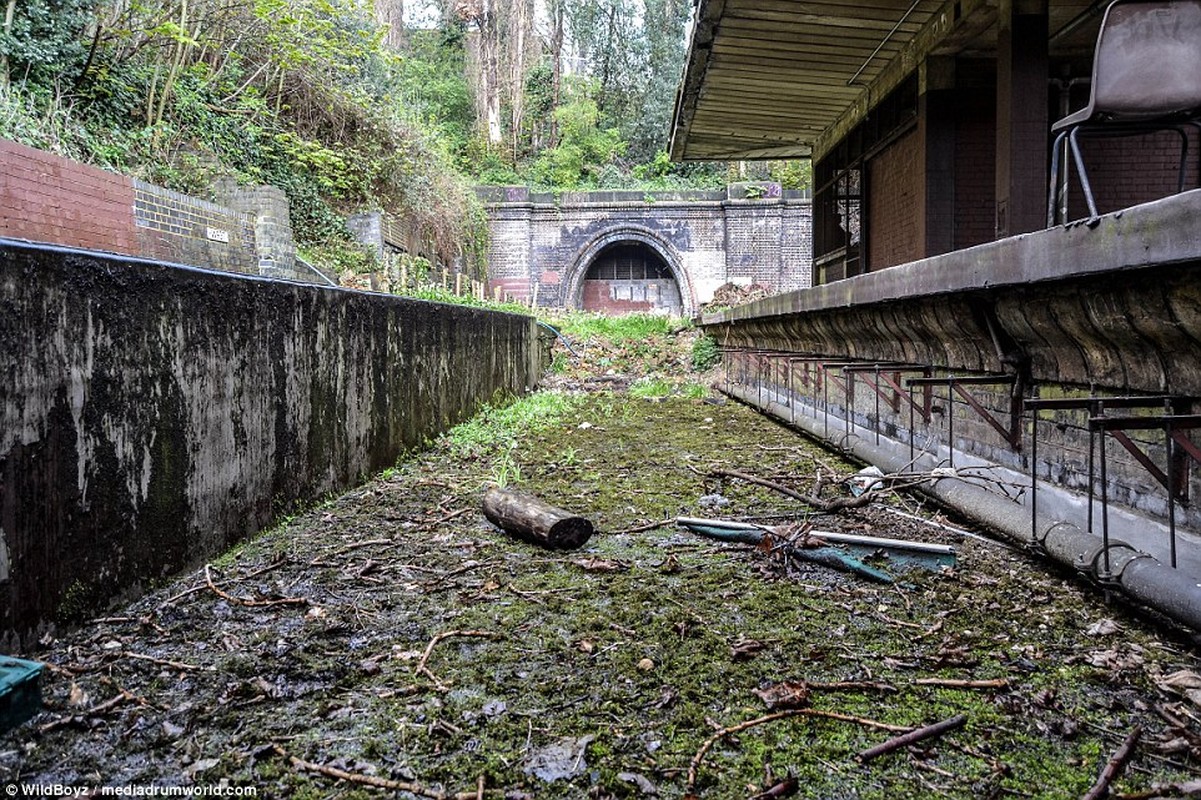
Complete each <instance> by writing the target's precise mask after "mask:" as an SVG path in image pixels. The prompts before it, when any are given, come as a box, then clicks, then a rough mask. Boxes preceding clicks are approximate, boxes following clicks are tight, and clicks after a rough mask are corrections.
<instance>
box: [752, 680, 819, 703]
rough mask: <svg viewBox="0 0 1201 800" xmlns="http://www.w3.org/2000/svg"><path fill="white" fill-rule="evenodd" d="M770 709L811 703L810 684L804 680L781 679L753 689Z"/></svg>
mask: <svg viewBox="0 0 1201 800" xmlns="http://www.w3.org/2000/svg"><path fill="white" fill-rule="evenodd" d="M751 691H752V692H754V693H755V694H756V695H758V696H759V698H760V699H761V700H763V702H764V703H766V704H767V707H768V708H769V709H773V710H774V709H777V708H804V707H805V706H807V705H809V684H807V683H805V682H804V681H781V682H780V683H773V684H772V685H771V686H767V687H765V688H763V689H752V690H751Z"/></svg>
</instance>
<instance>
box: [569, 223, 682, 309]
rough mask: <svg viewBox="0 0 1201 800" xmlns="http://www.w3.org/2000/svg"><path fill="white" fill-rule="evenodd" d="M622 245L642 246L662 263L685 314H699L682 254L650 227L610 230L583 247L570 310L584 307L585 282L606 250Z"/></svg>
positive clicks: (573, 277) (576, 264)
mask: <svg viewBox="0 0 1201 800" xmlns="http://www.w3.org/2000/svg"><path fill="white" fill-rule="evenodd" d="M618 245H641V246H643V247H645V248H647V249H648V250H649V251H650V252H651V253H652V254H653V255H654V256H656V257H657V258H658V260H659V261H661V262H662V264H663V266H664V267H665V268H666V270H667V272H668V274H670V276H671V278H672V279H673V280H674V281H675V283H676V286H677V287H678V288H679V291H680V306H681V313H682V314H683V315H684V316H686V317H690V316H692V315H693V314H695V313H696V301H695V293H694V291H693V287H692V282H691V281H690V280H689V278H688V272H687V271H686V270H685V269H684V268H683V266H682V264H681V263H680V257H679V254H678V253H676V251H675V248H673V247H672V246H671V244H670V243H669V242H667V241H666V240H665V239H663V238H662V237H660V236H659V235H658V234H656V233H655V232H654V231H651V230H649V229H646V228H640V227H635V226H631V225H623V226H621V227H618V228H610V229H609V230H606V231H604V232H603V233H601V234H600V235H598V236H596V237H595V238H593V239H592V240H591V241H589V242H588V244H586V245H584V247H582V248H580V250H579V252H578V253H577V254H576V257H575V259H574V260H573V262H572V265H571V268H570V271H569V273H568V278H567V292H566V297H565V299H566V301H567V305H568V307H569V308H576V309H580V308H583V307H584V281H585V280H586V279H587V277H588V271H589V269H590V268H591V267H592V265H593V263H594V262H596V260H597V258H598V257H600V256H601V255H602V254H603V253H604V252H605V251H607V250H609V249H610V248H612V247H614V246H618Z"/></svg>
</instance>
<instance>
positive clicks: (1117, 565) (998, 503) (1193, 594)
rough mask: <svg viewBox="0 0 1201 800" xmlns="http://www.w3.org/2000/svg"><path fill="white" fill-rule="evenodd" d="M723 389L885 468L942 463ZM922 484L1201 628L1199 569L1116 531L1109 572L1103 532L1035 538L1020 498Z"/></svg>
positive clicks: (1058, 524)
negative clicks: (831, 432)
mask: <svg viewBox="0 0 1201 800" xmlns="http://www.w3.org/2000/svg"><path fill="white" fill-rule="evenodd" d="M723 391H724V392H725V393H726V394H728V395H729V396H731V397H733V398H735V399H736V400H739V401H741V402H743V403H746V404H747V405H749V406H752V407H754V408H756V409H758V410H759V411H762V412H763V413H765V414H768V415H769V416H772V417H775V418H776V419H778V420H779V421H780V422H782V423H783V424H785V425H787V426H789V427H792V428H796V429H798V430H800V431H802V432H803V433H805V434H807V435H808V436H811V437H813V438H814V439H817V440H819V441H822V442H825V443H826V444H828V445H830V446H832V447H834V448H835V449H838V450H842V451H845V452H847V453H850V454H851V455H853V456H854V457H855V458H857V459H859V460H861V461H865V462H867V463H869V464H873V465H875V466H876V467H878V468H879V469H880V470H882V471H883V472H885V473H889V472H915V471H917V472H921V471H926V470H929V469H932V468H934V467H935V466H938V465H937V463H936V462H935V460H934V458H933V457H932V456H929V455H927V456H922V457H919V458H918V459H917V460H916V461H911V460H910V459H909V458H908V457H907V454H908V447H907V446H902V445H898V447H897V448H896V451H895V452H894V450H892V449H890V448H887V447H885V446H881V445H875V444H873V443H872V442H870V441H868V440H866V439H864V438H862V437H860V436H858V435H856V434H854V433H844V434H843V435H842V436H839V437H837V438H835V437H833V436H827V435H826V434H825V433H824V430H823V426H822V422H821V420H820V419H818V418H816V417H810V416H809V415H808V414H806V413H804V411H803V410H800V409H798V408H794V407H792V406H790V405H786V404H783V403H779V402H776V401H774V400H772V399H771V397H770V396H769V397H767V398H765V399H764V402H763V403H760V402H759V397H758V394H757V390H756V391H755V392H750V391H746V389H745V388H743V387H739V386H734V385H731V386H729V387H727V388H725V389H723ZM794 405H798V404H795V403H794ZM918 490H919V491H921V492H923V493H924V494H926V495H929V496H930V497H932V498H934V499H935V500H937V501H938V502H939V503H941V504H943V505H945V506H947V507H949V508H953V509H955V511H957V512H958V513H960V514H962V515H963V516H964V517H966V518H968V519H970V520H972V521H973V522H975V523H977V524H979V525H981V526H983V527H985V528H988V529H989V530H992V531H995V532H996V533H999V534H1001V535H1002V536H1004V537H1005V538H1006V539H1008V540H1010V541H1012V542H1014V543H1016V544H1019V545H1022V546H1029V545H1031V544H1036V545H1038V548H1037V549H1038V550H1041V552H1043V553H1045V554H1046V555H1047V556H1048V557H1050V558H1051V559H1052V560H1054V561H1056V562H1058V563H1060V564H1062V565H1064V566H1068V567H1071V568H1072V569H1074V570H1077V571H1078V572H1081V573H1084V574H1085V575H1087V576H1089V577H1091V578H1092V579H1094V580H1096V581H1098V582H1101V583H1103V584H1105V585H1106V586H1113V587H1115V588H1120V589H1121V590H1122V591H1124V592H1125V593H1126V594H1127V595H1129V596H1130V597H1132V598H1134V599H1135V600H1137V601H1138V602H1140V603H1143V604H1144V605H1146V606H1149V607H1151V608H1153V609H1155V610H1157V611H1159V612H1161V613H1163V614H1165V615H1167V616H1168V617H1171V618H1172V619H1174V620H1176V621H1177V622H1180V623H1181V624H1183V625H1187V626H1188V627H1190V628H1192V629H1193V630H1197V631H1201V579H1199V578H1198V576H1190V575H1188V574H1186V573H1185V571H1183V570H1179V569H1174V568H1172V567H1169V566H1167V565H1166V564H1163V563H1162V562H1160V561H1159V560H1158V559H1156V558H1154V557H1153V556H1150V555H1148V554H1146V553H1143V552H1140V551H1138V550H1136V549H1134V548H1133V547H1131V546H1130V545H1128V544H1126V543H1124V542H1121V541H1118V540H1116V539H1111V540H1110V543H1109V573H1108V574H1106V573H1105V571H1104V570H1105V568H1104V560H1105V559H1104V555H1105V551H1104V548H1103V547H1102V543H1101V538H1100V537H1099V536H1097V535H1095V534H1092V533H1089V532H1088V531H1086V530H1084V529H1082V528H1080V527H1079V526H1077V525H1075V524H1073V523H1071V522H1068V521H1062V520H1058V521H1052V522H1050V523H1047V522H1045V521H1044V522H1043V523H1042V525H1041V526H1040V529H1039V533H1038V537H1037V540H1032V539H1031V534H1030V516H1029V511H1028V510H1027V509H1026V508H1025V507H1024V506H1022V505H1020V504H1018V503H1015V502H1013V501H1012V500H1009V499H1007V498H1005V497H1002V496H1000V495H998V494H994V493H992V492H989V491H987V490H985V489H983V488H981V487H979V486H976V485H973V484H970V483H967V482H965V481H963V480H960V479H958V478H951V477H948V478H940V479H938V480H932V481H930V482H929V483H927V484H922V485H921V486H919V487H918Z"/></svg>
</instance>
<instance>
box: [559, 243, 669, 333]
mask: <svg viewBox="0 0 1201 800" xmlns="http://www.w3.org/2000/svg"><path fill="white" fill-rule="evenodd" d="M580 306H581V307H582V308H583V309H584V310H586V311H601V312H605V313H610V314H612V313H626V312H630V311H651V312H659V313H666V314H676V315H679V314H681V313H682V312H683V299H682V297H681V294H680V285H679V283H677V282H676V279H675V276H674V275H673V274H672V271H671V269H670V267H668V265H667V264H666V262H664V260H663V258H662V257H661V256H660V255H659V254H658V253H657V252H655V250H654V249H653V248H651V247H649V246H647V245H646V244H645V243H643V242H639V241H634V240H623V241H618V242H614V243H612V244H609V245H606V246H605V247H604V248H603V249H602V250H601V251H600V252H598V253H597V254H596V256H595V257H594V258H593V259H592V261H591V263H589V264H588V267H587V272H586V273H585V274H584V281H583V287H582V297H581V298H580Z"/></svg>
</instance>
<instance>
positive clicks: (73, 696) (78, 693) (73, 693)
mask: <svg viewBox="0 0 1201 800" xmlns="http://www.w3.org/2000/svg"><path fill="white" fill-rule="evenodd" d="M91 703H92V699H91V698H90V697H88V693H87V692H85V691H84V690H83V689H80V688H79V685H78V684H77V683H75V681H71V690H70V692H69V693H68V695H67V705H69V706H70V707H71V708H87V707H88V706H89V705H91Z"/></svg>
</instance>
